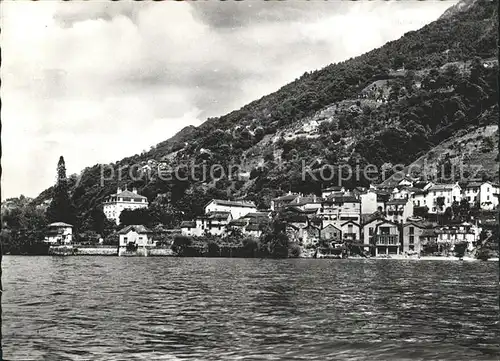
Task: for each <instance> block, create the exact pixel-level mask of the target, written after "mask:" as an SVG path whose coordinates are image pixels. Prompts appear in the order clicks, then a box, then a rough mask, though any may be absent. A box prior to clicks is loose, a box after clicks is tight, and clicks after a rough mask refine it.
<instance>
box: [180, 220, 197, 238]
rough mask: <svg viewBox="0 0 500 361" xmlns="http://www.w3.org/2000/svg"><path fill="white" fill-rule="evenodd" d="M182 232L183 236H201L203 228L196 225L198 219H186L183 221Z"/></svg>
mask: <svg viewBox="0 0 500 361" xmlns="http://www.w3.org/2000/svg"><path fill="white" fill-rule="evenodd" d="M181 234H182V235H183V236H201V228H197V227H196V221H184V222H182V223H181Z"/></svg>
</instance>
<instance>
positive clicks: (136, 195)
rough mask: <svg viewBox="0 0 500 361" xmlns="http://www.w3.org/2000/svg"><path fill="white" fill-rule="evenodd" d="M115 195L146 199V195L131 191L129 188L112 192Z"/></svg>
mask: <svg viewBox="0 0 500 361" xmlns="http://www.w3.org/2000/svg"><path fill="white" fill-rule="evenodd" d="M114 196H115V197H122V198H133V199H146V198H147V197H144V196H141V195H140V194H137V193H134V192H131V191H129V190H127V189H126V190H124V191H122V192H120V193H116V194H114Z"/></svg>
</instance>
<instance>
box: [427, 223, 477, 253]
mask: <svg viewBox="0 0 500 361" xmlns="http://www.w3.org/2000/svg"><path fill="white" fill-rule="evenodd" d="M434 230H435V232H436V235H437V244H438V247H439V251H440V252H446V251H448V250H449V251H453V248H454V246H455V245H456V244H457V243H461V242H467V249H468V250H469V251H470V250H472V249H473V248H474V246H475V245H476V242H477V241H478V240H479V234H480V233H481V229H480V228H478V227H477V226H474V225H473V224H471V223H467V222H464V223H460V224H452V225H446V226H440V227H436V228H435V229H434Z"/></svg>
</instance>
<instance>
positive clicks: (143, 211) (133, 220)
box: [120, 208, 151, 226]
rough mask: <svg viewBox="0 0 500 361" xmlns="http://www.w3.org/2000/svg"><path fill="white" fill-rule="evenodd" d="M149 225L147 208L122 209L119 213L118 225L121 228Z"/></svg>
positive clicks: (149, 219) (149, 218)
mask: <svg viewBox="0 0 500 361" xmlns="http://www.w3.org/2000/svg"><path fill="white" fill-rule="evenodd" d="M150 223H151V217H150V214H149V210H148V209H147V208H139V209H124V210H123V211H122V212H121V213H120V224H121V225H122V226H130V225H134V224H142V225H147V226H149V225H150Z"/></svg>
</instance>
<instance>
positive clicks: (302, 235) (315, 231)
mask: <svg viewBox="0 0 500 361" xmlns="http://www.w3.org/2000/svg"><path fill="white" fill-rule="evenodd" d="M299 239H301V241H302V244H303V245H304V246H311V245H317V244H318V242H319V240H320V229H319V228H318V227H315V226H313V225H312V224H308V225H307V226H305V227H304V228H301V229H300V230H299Z"/></svg>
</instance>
